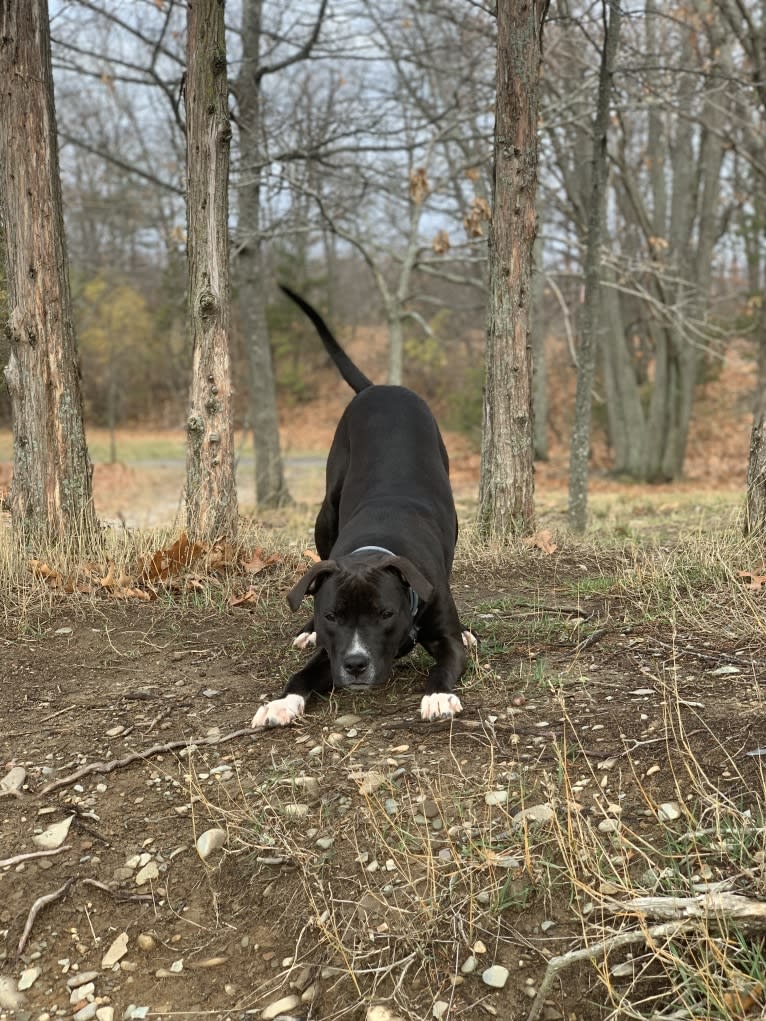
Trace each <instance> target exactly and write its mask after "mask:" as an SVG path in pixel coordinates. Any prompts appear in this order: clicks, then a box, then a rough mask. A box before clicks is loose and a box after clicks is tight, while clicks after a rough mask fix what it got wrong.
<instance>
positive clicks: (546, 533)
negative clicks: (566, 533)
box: [524, 528, 558, 556]
mask: <svg viewBox="0 0 766 1021" xmlns="http://www.w3.org/2000/svg"><path fill="white" fill-rule="evenodd" d="M524 545H525V546H529V547H533V548H536V549H539V550H542V551H543V553H545V555H546V556H550V555H551V553H555V552H556V550H557V549H558V546H557V545H556V543H555V542H553V540H552V538H551V530H550V528H543V529H541V530H540V531H539V532H535V534H534V535H530V536H529V538H528V539H525V540H524Z"/></svg>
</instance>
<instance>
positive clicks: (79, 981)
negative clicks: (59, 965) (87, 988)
mask: <svg viewBox="0 0 766 1021" xmlns="http://www.w3.org/2000/svg"><path fill="white" fill-rule="evenodd" d="M98 976H99V972H97V971H76V972H75V973H74V975H70V976H69V978H68V979H67V980H66V984H67V988H68V989H77V987H78V986H84V985H86V983H88V982H95V980H96V979H97V978H98Z"/></svg>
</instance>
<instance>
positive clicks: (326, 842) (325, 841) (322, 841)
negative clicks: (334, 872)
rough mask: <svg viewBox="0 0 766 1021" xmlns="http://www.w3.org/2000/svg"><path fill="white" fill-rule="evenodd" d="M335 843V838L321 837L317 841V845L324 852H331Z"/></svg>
mask: <svg viewBox="0 0 766 1021" xmlns="http://www.w3.org/2000/svg"><path fill="white" fill-rule="evenodd" d="M334 843H335V837H320V838H319V840H317V842H316V845H317V847H319V848H321V849H322V850H323V851H329V850H330V848H331V847H332V845H333V844H334Z"/></svg>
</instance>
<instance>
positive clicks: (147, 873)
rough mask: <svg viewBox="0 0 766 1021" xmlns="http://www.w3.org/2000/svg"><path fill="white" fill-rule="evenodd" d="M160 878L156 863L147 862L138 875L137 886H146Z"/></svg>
mask: <svg viewBox="0 0 766 1021" xmlns="http://www.w3.org/2000/svg"><path fill="white" fill-rule="evenodd" d="M159 878H160V870H159V867H158V865H157V862H156V861H150V862H147V863H146V865H144V867H143V868H142V869H141V871H140V872H139V873H138V874H137V875H136V886H144V884H145V883H148V882H149V881H150V880H152V879H159Z"/></svg>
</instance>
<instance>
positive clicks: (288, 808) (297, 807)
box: [285, 803, 309, 819]
mask: <svg viewBox="0 0 766 1021" xmlns="http://www.w3.org/2000/svg"><path fill="white" fill-rule="evenodd" d="M308 814H309V806H308V805H304V804H300V803H298V804H294V805H285V815H286V816H287V817H288V819H305V818H306V816H307V815H308Z"/></svg>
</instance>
